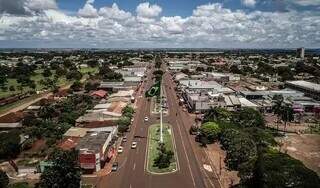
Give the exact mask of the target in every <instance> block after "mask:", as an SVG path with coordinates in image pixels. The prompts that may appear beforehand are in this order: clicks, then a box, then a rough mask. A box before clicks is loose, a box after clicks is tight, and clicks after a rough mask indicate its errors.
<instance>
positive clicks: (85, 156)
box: [76, 132, 115, 173]
mask: <svg viewBox="0 0 320 188" xmlns="http://www.w3.org/2000/svg"><path fill="white" fill-rule="evenodd" d="M112 145H113V139H112V134H111V133H109V132H88V133H87V134H86V136H84V137H83V138H81V140H80V142H79V143H78V145H77V147H76V149H77V150H78V151H79V163H80V167H81V168H82V169H83V170H84V171H85V172H86V173H93V172H96V171H99V170H100V169H101V168H102V167H103V166H104V164H105V162H107V161H108V160H109V159H111V158H112V156H113V154H114V152H115V148H114V147H113V146H112Z"/></svg>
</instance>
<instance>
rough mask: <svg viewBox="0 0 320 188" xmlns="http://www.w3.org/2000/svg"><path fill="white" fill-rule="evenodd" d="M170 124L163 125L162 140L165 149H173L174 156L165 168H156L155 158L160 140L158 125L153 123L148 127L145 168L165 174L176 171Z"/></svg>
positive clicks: (155, 172) (175, 157)
mask: <svg viewBox="0 0 320 188" xmlns="http://www.w3.org/2000/svg"><path fill="white" fill-rule="evenodd" d="M172 134H173V133H172V129H171V126H170V125H168V124H164V125H163V141H164V146H165V148H166V150H168V151H173V152H174V156H173V158H172V160H171V161H170V165H169V167H167V168H158V167H157V166H155V159H156V158H157V156H158V155H159V150H158V147H159V140H160V125H159V124H155V125H151V126H150V127H149V137H148V159H147V170H148V172H150V173H154V174H165V173H171V172H175V171H177V156H176V151H175V147H174V142H173V135H172Z"/></svg>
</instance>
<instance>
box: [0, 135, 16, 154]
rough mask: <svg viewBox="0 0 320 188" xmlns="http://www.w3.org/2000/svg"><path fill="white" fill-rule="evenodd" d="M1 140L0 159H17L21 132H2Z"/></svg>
mask: <svg viewBox="0 0 320 188" xmlns="http://www.w3.org/2000/svg"><path fill="white" fill-rule="evenodd" d="M0 138H1V140H0V159H12V158H15V157H16V156H17V155H18V154H19V152H20V134H19V131H16V130H13V131H9V132H1V133H0Z"/></svg>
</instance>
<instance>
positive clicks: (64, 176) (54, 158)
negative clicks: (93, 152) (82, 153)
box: [39, 150, 81, 188]
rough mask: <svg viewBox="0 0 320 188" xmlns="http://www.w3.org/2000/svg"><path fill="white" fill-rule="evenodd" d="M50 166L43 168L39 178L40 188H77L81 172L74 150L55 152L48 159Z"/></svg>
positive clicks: (76, 153)
mask: <svg viewBox="0 0 320 188" xmlns="http://www.w3.org/2000/svg"><path fill="white" fill-rule="evenodd" d="M49 161H51V162H52V164H53V165H52V166H49V167H47V168H45V170H44V172H43V173H42V174H41V177H40V183H39V187H40V188H53V187H54V188H65V187H68V188H78V187H80V180H81V177H80V175H81V170H80V167H79V165H78V152H77V151H75V150H71V151H62V150H55V151H54V152H53V153H52V154H51V155H50V157H49Z"/></svg>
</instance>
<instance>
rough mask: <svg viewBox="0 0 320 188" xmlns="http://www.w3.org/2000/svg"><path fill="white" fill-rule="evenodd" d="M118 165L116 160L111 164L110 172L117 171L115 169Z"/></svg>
mask: <svg viewBox="0 0 320 188" xmlns="http://www.w3.org/2000/svg"><path fill="white" fill-rule="evenodd" d="M118 166H119V164H118V162H114V163H113V164H112V168H111V171H112V172H115V171H117V170H118Z"/></svg>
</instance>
